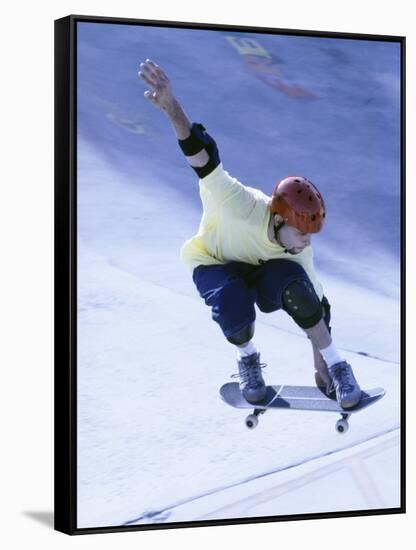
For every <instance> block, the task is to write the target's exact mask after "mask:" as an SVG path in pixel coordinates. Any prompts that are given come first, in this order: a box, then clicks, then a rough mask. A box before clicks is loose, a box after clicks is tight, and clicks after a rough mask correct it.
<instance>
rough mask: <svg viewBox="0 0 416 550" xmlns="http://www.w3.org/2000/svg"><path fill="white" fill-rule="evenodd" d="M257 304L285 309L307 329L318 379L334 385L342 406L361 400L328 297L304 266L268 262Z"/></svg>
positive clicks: (269, 310)
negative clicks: (338, 344)
mask: <svg viewBox="0 0 416 550" xmlns="http://www.w3.org/2000/svg"><path fill="white" fill-rule="evenodd" d="M257 304H258V305H259V307H260V309H261V310H262V311H265V312H271V311H275V310H277V309H280V308H282V309H284V310H285V311H286V312H287V313H288V314H289V315H290V316H291V317H292V318H293V320H294V321H295V323H296V324H297V325H298V326H299V327H301V328H302V329H303V330H304V331H305V332H306V334H307V335H308V337H309V338H310V340H311V343H312V348H313V352H314V359H315V369H316V370H317V371H318V374H319V377H318V376H317V377H316V378H317V379H318V380H319V381H321V380H320V379H322V381H323V382H324V385H325V387H329V386H330V385H331V384H334V386H335V390H336V391H337V398H338V400H339V402H340V403H341V404H342V406H345V407H352V406H354V405H355V404H356V403H357V402H358V401H359V400H360V398H361V391H360V389H359V386H358V384H357V382H356V380H355V379H354V377H353V374H352V370H351V367H350V366H349V365H348V364H347V363H346V361H344V360H343V359H342V358H341V357H340V355H339V354H338V351H337V350H336V348H335V346H334V345H333V343H332V339H331V335H330V330H329V304H328V302H327V300H326V299H325V302H324V301H323V302H322V303H321V301H320V300H319V298H318V296H317V294H316V292H315V289H314V287H313V285H312V283H311V281H310V280H309V278H308V276H307V274H306V272H305V271H304V269H303V268H302V266H300V265H299V264H297V263H296V262H293V261H290V260H271V261H270V262H267V263H266V264H265V266H264V272H263V273H262V277H261V279H260V280H259V285H258V299H257ZM327 308H328V309H327ZM325 317H326V319H325ZM325 321H327V322H325ZM319 356H320V357H319ZM325 367H328V369H329V370H327V369H326V368H325ZM331 369H332V370H331ZM327 374H328V375H329V380H328V376H327Z"/></svg>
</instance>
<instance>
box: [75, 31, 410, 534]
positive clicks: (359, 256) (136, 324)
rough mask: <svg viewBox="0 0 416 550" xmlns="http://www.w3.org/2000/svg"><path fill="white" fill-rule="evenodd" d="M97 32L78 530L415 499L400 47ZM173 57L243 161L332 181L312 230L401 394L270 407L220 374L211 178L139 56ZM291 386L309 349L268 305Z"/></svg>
mask: <svg viewBox="0 0 416 550" xmlns="http://www.w3.org/2000/svg"><path fill="white" fill-rule="evenodd" d="M83 25H84V26H81V27H80V28H79V31H78V40H79V48H78V151H77V154H78V157H77V158H78V172H77V180H78V199H77V201H78V202H77V216H78V218H77V220H78V242H77V245H78V388H77V398H78V404H77V405H78V464H77V467H78V527H80V528H82V527H100V526H109V525H134V524H140V523H149V522H150V523H153V522H160V523H162V522H182V521H198V520H201V521H203V520H212V519H224V518H225V519H228V518H247V517H269V516H285V515H292V514H304V513H320V512H321V513H330V512H337V511H357V510H368V509H390V508H397V507H398V506H399V505H400V482H401V479H400V452H399V450H400V448H399V443H400V399H401V391H400V390H401V379H400V273H399V262H400V227H399V212H400V200H399V192H400V156H399V154H400V151H399V135H400V128H399V111H400V102H399V99H400V98H399V46H398V45H397V44H394V43H381V42H377V41H376V42H369V41H356V40H347V39H322V38H318V37H293V36H291V37H288V36H282V35H280V36H269V35H260V34H258V35H257V34H247V35H241V34H238V33H233V32H227V31H221V32H219V31H210V32H207V31H201V30H189V29H160V28H152V27H149V28H145V29H144V28H140V29H138V28H136V27H132V26H123V27H119V26H117V25H113V26H107V25H105V26H104V25H99V24H83ZM146 58H151V59H153V60H154V61H155V62H156V63H158V64H160V65H161V66H162V67H163V68H164V69H165V70H166V72H167V73H168V76H169V78H170V79H171V81H172V84H173V86H174V90H175V92H176V93H177V95H178V98H179V99H180V101H182V102H183V104H184V108H185V110H186V112H187V113H188V115H189V116H190V118H191V119H192V120H193V121H196V122H201V123H202V124H204V126H205V127H206V128H207V130H208V131H209V132H210V133H211V134H212V135H213V137H214V138H215V139H216V141H217V144H218V146H219V150H220V155H221V159H222V161H223V164H224V168H225V169H226V170H227V171H229V172H230V173H231V174H232V175H233V176H235V177H237V178H238V179H239V180H240V181H241V182H243V183H245V184H247V185H250V186H252V187H258V188H261V189H262V190H263V191H264V192H266V193H268V194H270V192H271V189H272V188H273V186H274V184H275V183H276V181H277V180H278V179H280V178H282V177H284V176H286V175H290V174H299V175H305V176H307V177H308V178H309V179H311V181H313V182H314V183H316V185H317V186H318V187H319V189H320V190H321V191H322V193H323V195H324V197H325V200H326V204H327V210H328V219H327V223H326V226H325V230H324V231H323V232H322V234H319V235H316V236H314V238H313V248H314V253H315V267H316V271H317V273H318V275H319V278H320V280H321V282H322V284H323V287H324V291H325V294H326V296H327V297H328V299H329V301H330V303H331V306H332V327H333V333H332V334H333V338H334V343H335V344H336V346H337V347H338V348H339V350H340V351H341V352H342V353H343V355H344V356H345V358H346V359H347V360H348V361H349V362H350V363H351V365H352V366H353V369H354V372H355V374H356V376H357V379H358V380H359V382H360V384H361V386H362V388H371V387H379V386H381V387H383V388H385V390H386V396H385V397H384V398H383V399H382V400H381V401H380V402H379V403H377V404H376V405H374V406H372V407H370V408H369V409H368V410H365V411H362V412H360V413H358V414H357V415H353V416H352V417H351V419H350V430H349V431H348V432H347V433H346V434H345V435H343V436H340V435H339V434H337V433H336V431H335V429H334V424H335V420H336V415H333V414H328V413H318V412H314V413H310V414H309V413H305V412H303V411H268V412H267V414H265V415H264V416H262V417H261V419H260V423H259V426H258V427H257V428H256V429H255V430H253V431H249V430H247V429H246V428H245V426H244V418H245V412H244V411H239V410H234V409H231V408H230V407H227V406H226V405H225V404H224V403H223V402H222V401H221V400H220V398H219V394H218V390H219V387H220V386H221V385H222V384H223V383H224V382H227V381H229V379H230V378H229V377H230V375H231V374H233V373H234V372H235V371H236V369H237V365H236V359H235V352H234V349H233V348H232V347H231V346H230V344H228V343H227V342H226V341H225V340H224V338H223V336H222V334H221V332H220V330H219V328H218V327H217V326H216V325H215V324H214V323H213V322H212V321H211V318H210V311H209V309H208V308H207V307H206V306H205V305H204V304H203V302H202V300H201V299H200V298H199V296H198V295H197V292H196V290H195V288H194V287H193V283H192V279H191V274H190V273H189V271H188V270H187V269H186V267H185V266H184V265H183V264H182V263H181V261H180V259H179V250H180V247H181V245H182V244H183V242H184V241H185V240H186V239H188V238H190V237H191V236H192V235H193V234H195V233H196V231H197V228H198V224H199V219H200V216H201V206H200V199H199V192H198V180H197V177H196V175H195V174H194V173H193V172H192V170H191V169H190V168H189V167H188V166H187V164H186V162H185V160H184V158H183V156H182V153H181V152H180V150H179V148H178V146H177V143H176V140H175V136H174V134H173V131H172V128H171V126H170V123H169V121H168V120H167V119H166V118H165V117H164V115H163V114H162V113H160V112H159V111H158V110H156V109H155V108H154V107H152V105H150V104H149V103H148V102H147V101H145V99H144V98H143V92H144V90H145V89H146V88H145V87H144V85H143V84H142V82H141V81H139V79H138V77H137V71H138V66H139V63H140V62H141V61H143V60H144V59H146ZM255 343H256V346H257V348H258V349H259V351H260V353H261V359H262V361H263V362H265V363H267V365H268V366H267V368H266V369H265V371H264V376H265V378H266V380H267V382H269V383H273V384H282V383H284V384H293V385H298V384H304V385H312V384H313V366H312V353H311V349H310V344H309V342H308V340H307V339H306V338H305V336H304V334H303V332H302V331H301V330H300V329H298V327H296V326H295V325H294V324H293V322H292V321H291V319H290V318H287V316H285V314H284V313H283V312H277V313H275V314H271V315H265V314H262V313H261V312H258V317H257V324H256V334H255Z"/></svg>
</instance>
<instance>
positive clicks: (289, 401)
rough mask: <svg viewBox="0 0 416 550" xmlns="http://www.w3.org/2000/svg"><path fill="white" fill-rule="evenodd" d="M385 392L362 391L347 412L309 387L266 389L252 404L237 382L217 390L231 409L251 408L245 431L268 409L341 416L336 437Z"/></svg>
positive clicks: (337, 424)
mask: <svg viewBox="0 0 416 550" xmlns="http://www.w3.org/2000/svg"><path fill="white" fill-rule="evenodd" d="M385 393H386V392H385V391H384V389H383V388H374V389H371V390H365V391H364V390H363V391H362V397H361V401H360V402H359V403H358V404H357V405H355V406H354V407H352V408H350V409H343V408H342V407H341V405H339V404H338V402H337V401H336V399H335V396H334V397H333V398H332V397H328V396H327V395H326V394H325V393H324V390H323V389H320V388H318V387H313V386H267V393H266V397H265V398H264V399H263V400H262V401H259V402H256V403H249V402H248V401H246V400H245V399H244V397H243V395H242V394H241V391H240V388H239V385H238V383H237V382H229V383H227V384H224V385H223V386H221V388H220V395H221V397H222V399H223V400H224V401H225V402H226V403H227V404H228V405H231V407H236V408H238V409H253V412H252V414H249V415H248V416H247V418H246V420H245V423H246V426H247V428H250V429H253V428H255V427H256V426H257V424H258V422H259V416H260V415H261V414H264V413H265V412H266V411H267V410H268V409H294V410H303V411H328V412H333V413H338V414H340V415H341V418H340V419H339V420H338V421H337V422H336V424H335V429H336V431H337V432H338V433H340V434H343V433H345V432H346V431H347V430H348V428H349V424H348V419H349V417H350V416H351V415H352V414H354V413H356V412H359V411H362V410H363V409H365V408H367V407H369V406H370V405H374V403H376V402H377V401H379V400H380V399H381V398H382V397H383V396H384V395H385Z"/></svg>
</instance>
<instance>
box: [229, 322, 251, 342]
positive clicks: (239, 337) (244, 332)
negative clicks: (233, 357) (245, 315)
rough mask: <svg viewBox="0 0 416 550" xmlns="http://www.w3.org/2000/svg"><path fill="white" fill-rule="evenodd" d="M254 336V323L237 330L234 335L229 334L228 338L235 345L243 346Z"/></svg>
mask: <svg viewBox="0 0 416 550" xmlns="http://www.w3.org/2000/svg"><path fill="white" fill-rule="evenodd" d="M253 336H254V323H251V325H247V326H246V327H244V328H243V329H241V330H240V331H238V332H236V333H235V334H233V335H232V336H227V340H228V341H229V342H230V343H231V344H234V345H235V346H242V345H243V344H247V343H248V342H250V340H251V339H252V338H253Z"/></svg>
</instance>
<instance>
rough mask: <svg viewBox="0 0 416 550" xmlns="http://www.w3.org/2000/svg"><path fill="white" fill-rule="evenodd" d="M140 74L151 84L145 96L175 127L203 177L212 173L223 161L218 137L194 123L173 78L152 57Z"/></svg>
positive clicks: (189, 159) (191, 161) (187, 158)
mask: <svg viewBox="0 0 416 550" xmlns="http://www.w3.org/2000/svg"><path fill="white" fill-rule="evenodd" d="M139 77H140V78H141V79H142V80H143V81H144V82H145V83H146V84H147V85H148V86H150V88H151V90H146V91H145V92H144V97H145V98H146V99H147V100H149V101H150V103H152V104H153V105H154V106H155V107H157V108H158V109H161V110H162V111H163V112H164V113H165V114H166V116H167V117H168V118H169V120H170V122H171V123H172V126H173V128H174V130H175V133H176V137H177V138H178V143H179V146H180V148H181V149H182V151H183V153H184V155H185V157H186V160H187V161H188V163H189V164H190V165H191V166H192V168H193V169H194V170H195V171H196V172H197V174H198V175H199V177H200V178H203V177H205V176H207V175H208V174H210V173H211V172H212V171H213V170H215V168H216V167H217V166H218V165H219V164H220V159H219V155H218V149H217V146H216V143H215V141H214V140H213V139H212V138H211V137H210V136H209V135H208V134H207V133H206V131H205V128H204V127H203V126H202V124H196V123H194V124H192V123H191V121H190V120H189V118H188V117H187V115H186V114H185V112H184V110H183V109H182V106H181V105H180V103H179V101H178V100H177V99H176V97H175V96H174V94H173V91H172V86H171V83H170V80H169V78H168V77H167V76H166V74H165V73H164V71H163V70H162V69H161V68H160V67H158V66H157V65H156V64H155V63H153V61H151V60H150V59H146V61H145V62H144V63H141V64H140V71H139Z"/></svg>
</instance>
